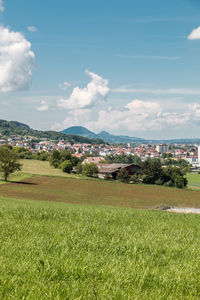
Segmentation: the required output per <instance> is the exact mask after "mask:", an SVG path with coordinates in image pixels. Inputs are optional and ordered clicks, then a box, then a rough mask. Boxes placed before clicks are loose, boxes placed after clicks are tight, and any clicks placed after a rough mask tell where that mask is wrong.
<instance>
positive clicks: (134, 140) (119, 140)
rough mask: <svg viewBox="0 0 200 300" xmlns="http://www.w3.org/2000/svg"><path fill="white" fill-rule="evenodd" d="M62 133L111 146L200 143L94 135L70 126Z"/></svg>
mask: <svg viewBox="0 0 200 300" xmlns="http://www.w3.org/2000/svg"><path fill="white" fill-rule="evenodd" d="M62 133H66V134H77V135H79V136H84V137H90V138H96V139H98V138H100V139H102V140H104V141H105V142H106V143H111V144H117V143H137V144H143V143H144V144H145V143H146V144H147V143H148V144H163V143H166V144H175V143H177V144H195V143H197V144H198V143H200V139H198V138H194V139H187V138H185V139H171V140H170V139H169V140H164V139H162V140H150V139H142V138H138V137H130V136H124V135H113V134H110V133H108V132H106V131H101V132H100V133H98V134H95V133H94V132H92V131H90V130H88V129H87V128H85V127H82V126H72V127H69V128H67V129H65V130H63V131H62Z"/></svg>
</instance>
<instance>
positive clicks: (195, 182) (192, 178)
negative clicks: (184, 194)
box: [187, 173, 200, 188]
mask: <svg viewBox="0 0 200 300" xmlns="http://www.w3.org/2000/svg"><path fill="white" fill-rule="evenodd" d="M187 179H188V187H197V188H200V174H193V173H187Z"/></svg>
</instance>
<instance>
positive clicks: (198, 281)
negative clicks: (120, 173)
mask: <svg viewBox="0 0 200 300" xmlns="http://www.w3.org/2000/svg"><path fill="white" fill-rule="evenodd" d="M199 223H200V216H199V215H185V214H173V213H167V212H160V211H145V210H131V209H123V208H106V207H95V206H92V207H88V206H78V205H76V206H74V205H69V204H62V203H56V202H51V203H50V202H38V201H28V200H18V199H15V200H14V199H9V198H2V197H1V198H0V241H1V242H0V299H131V300H132V299H199V298H200V259H199V248H200V239H199V236H200V227H199Z"/></svg>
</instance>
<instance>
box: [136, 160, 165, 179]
mask: <svg viewBox="0 0 200 300" xmlns="http://www.w3.org/2000/svg"><path fill="white" fill-rule="evenodd" d="M140 172H141V174H142V175H145V176H144V178H143V183H146V184H154V183H155V182H156V180H158V179H161V178H162V165H161V162H160V160H159V159H156V158H154V159H151V158H148V159H146V160H145V161H144V162H143V163H142V167H141V171H140Z"/></svg>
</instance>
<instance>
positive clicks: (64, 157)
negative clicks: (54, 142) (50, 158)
mask: <svg viewBox="0 0 200 300" xmlns="http://www.w3.org/2000/svg"><path fill="white" fill-rule="evenodd" d="M71 158H72V154H71V152H69V151H68V150H64V149H63V150H61V151H60V160H61V162H63V161H65V160H71Z"/></svg>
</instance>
